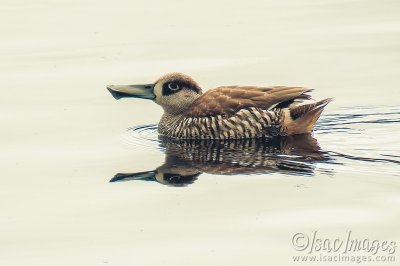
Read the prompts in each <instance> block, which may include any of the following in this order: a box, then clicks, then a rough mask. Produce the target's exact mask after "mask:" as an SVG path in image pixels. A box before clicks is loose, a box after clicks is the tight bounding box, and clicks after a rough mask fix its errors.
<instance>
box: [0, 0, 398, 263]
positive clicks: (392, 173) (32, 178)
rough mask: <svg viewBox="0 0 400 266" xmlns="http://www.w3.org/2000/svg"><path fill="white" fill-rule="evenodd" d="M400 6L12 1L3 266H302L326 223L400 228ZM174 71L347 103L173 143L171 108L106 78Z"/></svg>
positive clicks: (325, 232)
mask: <svg viewBox="0 0 400 266" xmlns="http://www.w3.org/2000/svg"><path fill="white" fill-rule="evenodd" d="M399 8H400V5H399V2H398V1H395V0H385V1H356V0H354V1H351V0H349V1H336V0H335V1H334V0H322V1H308V0H304V1H297V0H296V1H295V0H284V1H251V2H249V1H245V2H232V1H223V0H221V1H198V2H191V1H190V2H189V1H180V0H173V1H168V2H167V1H158V0H151V1H147V0H146V1H144V0H143V1H142V0H135V1H127V0H116V1H111V2H99V1H94V0H84V1H70V0H69V1H66V0H65V1H64V0H57V1H48V0H33V1H29V3H28V2H27V1H20V0H13V1H10V0H3V1H1V3H0V10H1V16H0V31H1V36H2V41H1V42H0V72H1V75H0V81H1V85H2V86H1V97H0V123H1V125H2V126H1V131H0V146H1V149H0V160H1V164H0V167H1V173H2V175H1V182H2V186H1V188H0V210H1V219H0V236H1V237H0V250H1V252H0V264H1V265H51V266H53V265H85V266H86V265H229V266H233V265H249V264H250V265H293V264H294V263H293V262H292V256H293V255H295V254H297V253H296V251H295V250H294V248H293V245H292V242H291V239H292V237H293V235H294V234H296V233H298V232H306V233H311V232H312V231H315V230H318V232H319V233H320V234H321V235H322V236H324V237H326V238H336V237H339V236H343V235H345V234H346V232H348V231H349V230H351V231H352V232H353V235H355V236H358V237H359V238H369V239H379V240H381V241H384V240H387V241H397V243H400V232H399V230H398V221H399V220H400V213H399V210H400V208H399V207H400V197H399V190H400V182H399V178H400V177H399V161H400V157H399V156H400V147H399V141H400V139H399V134H398V132H399V130H400V122H399V119H400V115H399V112H400V109H399V107H398V106H399V100H398V99H399V96H400V94H399V88H400V80H399V76H400V50H399V49H398V47H400V17H399V14H400V12H399ZM170 71H180V72H184V73H187V74H189V75H192V76H193V77H194V78H195V79H196V80H197V81H198V82H199V84H200V85H201V86H202V87H203V88H204V89H209V88H214V87H217V86H220V85H234V84H238V85H259V86H263V85H264V86H268V85H286V86H291V85H293V86H306V87H310V88H313V89H315V90H314V91H313V95H314V96H315V98H317V99H323V98H328V97H334V98H335V101H334V102H332V103H330V104H329V105H328V106H327V108H326V110H325V111H324V113H323V115H322V117H321V119H320V121H319V122H318V125H317V127H316V130H315V132H314V133H313V135H312V136H307V137H304V136H303V137H300V139H299V138H293V139H281V140H279V141H278V140H277V141H275V142H273V143H259V142H258V143H257V142H251V143H250V142H246V143H222V144H221V143H206V144H203V143H192V144H190V145H187V144H185V143H165V142H163V141H160V140H159V139H158V136H157V135H156V134H155V131H156V123H157V122H158V120H159V118H160V116H161V114H162V111H161V109H160V108H159V107H158V106H156V105H155V104H154V103H153V102H151V101H145V100H139V99H127V100H121V101H115V100H114V99H113V98H112V97H111V96H110V95H109V93H108V91H107V90H106V87H105V86H106V84H134V83H149V82H153V81H154V80H156V79H157V78H158V77H159V76H161V75H163V74H165V73H166V72H170ZM177 147H178V148H177ZM217 154H219V155H218V156H217ZM182 161H183V162H184V163H183V164H182ZM160 167H163V168H162V169H161V170H168V171H164V172H169V173H167V174H172V175H167V176H165V175H164V176H163V177H166V178H159V179H157V178H156V179H154V177H155V176H156V175H155V170H156V169H158V170H160ZM176 170H179V173H180V175H181V176H184V178H183V177H179V175H176V172H173V171H176ZM139 172H140V173H143V172H146V173H147V174H146V175H143V176H141V177H142V179H141V180H130V181H127V182H111V183H110V182H109V181H110V180H111V179H112V178H113V177H114V176H115V175H116V174H117V173H139ZM160 172H161V171H160ZM120 177H121V176H120ZM158 177H160V176H158ZM133 179H135V178H133ZM136 179H137V178H136ZM143 180H153V181H151V182H145V181H143ZM155 181H159V182H155ZM181 181H184V182H181ZM398 256H399V255H398V251H397V260H399V259H400V258H399V257H398ZM384 264H385V263H380V264H379V265H384ZM386 264H387V265H393V263H386ZM336 265H340V264H336ZM344 265H349V264H344Z"/></svg>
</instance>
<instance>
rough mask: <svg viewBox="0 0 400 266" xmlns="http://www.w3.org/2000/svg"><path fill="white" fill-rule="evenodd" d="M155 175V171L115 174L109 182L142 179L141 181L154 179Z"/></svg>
mask: <svg viewBox="0 0 400 266" xmlns="http://www.w3.org/2000/svg"><path fill="white" fill-rule="evenodd" d="M155 176H156V171H147V172H138V173H130V174H122V173H119V174H116V175H115V176H114V177H113V178H112V179H111V180H110V182H122V181H131V180H143V181H154V180H155Z"/></svg>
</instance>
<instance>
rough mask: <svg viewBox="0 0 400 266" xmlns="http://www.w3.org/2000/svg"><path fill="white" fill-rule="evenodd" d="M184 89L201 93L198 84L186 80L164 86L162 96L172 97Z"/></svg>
mask: <svg viewBox="0 0 400 266" xmlns="http://www.w3.org/2000/svg"><path fill="white" fill-rule="evenodd" d="M171 88H172V89H173V90H172V89H171ZM183 88H185V89H189V90H193V91H195V92H197V93H200V91H201V89H200V88H199V87H198V86H197V85H196V84H193V83H191V82H188V81H184V80H174V81H169V82H166V83H164V84H163V88H162V94H163V95H164V96H168V95H172V94H174V93H176V92H178V91H180V90H182V89H183Z"/></svg>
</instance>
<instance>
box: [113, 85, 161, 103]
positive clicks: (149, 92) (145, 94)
mask: <svg viewBox="0 0 400 266" xmlns="http://www.w3.org/2000/svg"><path fill="white" fill-rule="evenodd" d="M107 89H108V90H109V91H110V93H111V95H112V96H113V97H114V98H115V99H117V100H119V99H121V98H127V97H134V98H143V99H150V100H152V99H154V98H155V97H156V96H155V95H154V91H153V90H154V84H143V85H108V86H107Z"/></svg>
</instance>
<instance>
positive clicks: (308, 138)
mask: <svg viewBox="0 0 400 266" xmlns="http://www.w3.org/2000/svg"><path fill="white" fill-rule="evenodd" d="M158 140H159V144H160V148H161V149H162V150H164V151H165V160H164V163H163V164H161V165H160V166H158V167H155V169H154V170H153V169H152V170H149V171H142V172H131V173H117V174H115V175H114V177H112V178H111V180H110V182H126V181H136V180H137V181H155V182H157V183H159V184H161V185H167V186H174V187H183V186H188V185H191V184H193V183H194V182H195V181H196V180H197V179H198V178H199V177H200V175H202V174H203V173H206V174H211V175H225V176H231V175H254V174H273V173H282V174H289V175H295V176H299V175H303V176H312V175H313V174H314V171H315V165H316V163H318V162H324V163H330V162H331V161H332V159H331V157H330V155H329V153H328V152H326V151H324V150H322V149H321V148H320V146H319V144H318V141H317V140H316V139H315V138H314V137H313V136H312V135H311V134H302V135H293V136H287V137H277V138H272V139H268V140H267V141H264V140H263V139H231V140H215V139H211V140H208V139H176V138H169V137H164V136H160V137H159V139H158ZM324 172H325V173H327V174H329V173H328V172H327V171H326V170H324Z"/></svg>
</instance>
